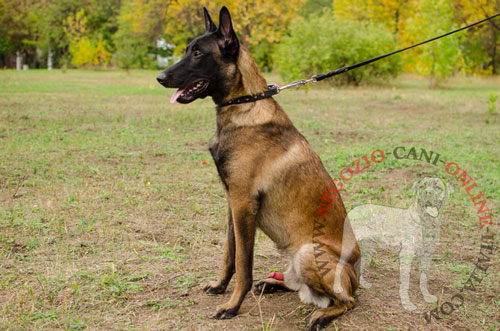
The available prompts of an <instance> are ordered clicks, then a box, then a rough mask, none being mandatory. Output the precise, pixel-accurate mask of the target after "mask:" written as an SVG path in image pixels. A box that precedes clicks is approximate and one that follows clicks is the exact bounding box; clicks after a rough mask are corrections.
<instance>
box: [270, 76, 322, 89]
mask: <svg viewBox="0 0 500 331" xmlns="http://www.w3.org/2000/svg"><path fill="white" fill-rule="evenodd" d="M316 78H317V75H313V76H311V78H309V79H301V80H298V81H295V82H292V83H290V84H287V85H284V86H281V87H278V91H280V90H285V89H287V88H292V87H301V86H305V85H306V84H308V83H310V82H313V83H316V82H317V80H316Z"/></svg>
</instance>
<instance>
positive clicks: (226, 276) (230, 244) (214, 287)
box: [203, 206, 235, 294]
mask: <svg viewBox="0 0 500 331" xmlns="http://www.w3.org/2000/svg"><path fill="white" fill-rule="evenodd" d="M227 218H228V224H227V238H226V243H225V244H224V261H223V265H222V273H221V275H220V277H219V279H218V280H217V281H215V282H212V283H210V284H208V285H206V286H205V287H204V288H203V289H204V290H205V292H207V293H210V294H222V293H224V291H225V290H226V287H227V284H229V281H230V280H231V278H232V277H233V274H234V257H235V243H234V223H233V215H232V213H231V206H229V208H228V217H227Z"/></svg>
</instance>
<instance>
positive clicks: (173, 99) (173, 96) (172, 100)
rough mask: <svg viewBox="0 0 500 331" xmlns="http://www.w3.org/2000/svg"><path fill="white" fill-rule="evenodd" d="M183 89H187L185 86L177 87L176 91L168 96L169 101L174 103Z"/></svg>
mask: <svg viewBox="0 0 500 331" xmlns="http://www.w3.org/2000/svg"><path fill="white" fill-rule="evenodd" d="M185 90H187V87H186V88H182V89H181V88H180V89H178V90H177V92H175V93H174V95H172V97H171V98H170V103H174V102H175V101H176V100H177V99H179V97H180V96H181V94H182V93H184V91H185Z"/></svg>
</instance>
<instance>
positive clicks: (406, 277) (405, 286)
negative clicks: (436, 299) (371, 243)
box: [399, 244, 417, 311]
mask: <svg viewBox="0 0 500 331" xmlns="http://www.w3.org/2000/svg"><path fill="white" fill-rule="evenodd" d="M414 256H415V252H414V250H412V249H411V248H407V247H405V245H404V244H403V247H402V249H401V251H400V252H399V273H400V274H399V281H400V283H399V297H400V299H401V305H402V306H403V307H404V308H405V309H406V310H408V311H414V310H416V309H417V306H415V305H414V304H413V303H412V302H411V301H410V295H409V293H408V292H409V290H410V272H411V261H412V260H413V257H414Z"/></svg>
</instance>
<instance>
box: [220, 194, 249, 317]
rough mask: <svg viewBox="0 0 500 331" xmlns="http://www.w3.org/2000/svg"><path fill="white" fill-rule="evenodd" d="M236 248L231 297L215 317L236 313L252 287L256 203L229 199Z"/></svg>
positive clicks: (231, 315)
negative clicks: (234, 283) (234, 276)
mask: <svg viewBox="0 0 500 331" xmlns="http://www.w3.org/2000/svg"><path fill="white" fill-rule="evenodd" d="M231 209H232V211H233V224H234V238H235V248H236V256H235V257H236V259H235V262H236V286H235V289H234V291H233V294H232V296H231V299H230V300H229V301H228V302H226V303H225V304H223V305H220V306H219V307H217V313H216V315H215V318H217V319H226V318H231V317H233V316H235V315H236V314H237V313H238V310H239V308H240V305H241V303H242V302H243V299H244V298H245V295H246V294H247V292H248V291H249V290H250V288H251V287H252V268H253V246H254V241H255V215H256V210H257V208H256V203H255V202H254V201H241V199H240V200H239V201H238V200H237V199H234V200H231Z"/></svg>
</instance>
